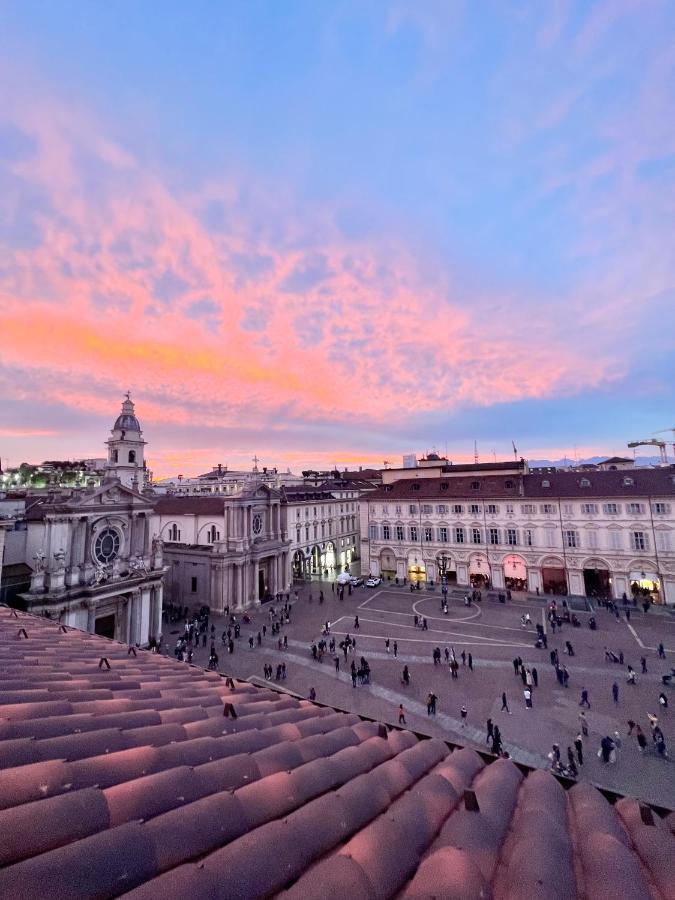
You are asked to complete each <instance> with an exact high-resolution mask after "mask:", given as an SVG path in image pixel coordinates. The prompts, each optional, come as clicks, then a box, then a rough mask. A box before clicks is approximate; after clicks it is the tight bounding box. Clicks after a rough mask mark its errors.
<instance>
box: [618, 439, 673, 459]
mask: <svg viewBox="0 0 675 900" xmlns="http://www.w3.org/2000/svg"><path fill="white" fill-rule="evenodd" d="M628 446H629V447H630V448H631V450H632V449H633V448H634V447H658V448H659V454H660V456H661V465H662V466H667V465H668V454H667V453H666V442H665V441H657V440H656V438H649V439H648V440H645V441H629V442H628Z"/></svg>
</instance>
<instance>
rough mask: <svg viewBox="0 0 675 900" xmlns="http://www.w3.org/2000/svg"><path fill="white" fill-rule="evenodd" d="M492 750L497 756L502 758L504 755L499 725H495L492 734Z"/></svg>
mask: <svg viewBox="0 0 675 900" xmlns="http://www.w3.org/2000/svg"><path fill="white" fill-rule="evenodd" d="M490 750H491V752H492V753H494V755H495V756H501V754H502V735H501V732H500V730H499V726H498V725H495V728H494V732H493V734H492V747H491V748H490Z"/></svg>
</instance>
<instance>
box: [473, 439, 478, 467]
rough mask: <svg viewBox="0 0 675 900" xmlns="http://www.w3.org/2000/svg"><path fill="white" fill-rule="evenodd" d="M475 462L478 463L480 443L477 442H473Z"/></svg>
mask: <svg viewBox="0 0 675 900" xmlns="http://www.w3.org/2000/svg"><path fill="white" fill-rule="evenodd" d="M473 461H474V462H475V463H477V462H478V442H477V441H474V442H473Z"/></svg>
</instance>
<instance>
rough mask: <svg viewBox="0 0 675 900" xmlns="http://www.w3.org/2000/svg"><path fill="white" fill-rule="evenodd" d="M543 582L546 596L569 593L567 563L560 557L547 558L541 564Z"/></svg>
mask: <svg viewBox="0 0 675 900" xmlns="http://www.w3.org/2000/svg"><path fill="white" fill-rule="evenodd" d="M540 566H541V581H542V587H543V590H544V593H545V594H558V595H561V596H565V595H566V594H567V593H568V587H567V573H566V572H565V562H564V560H562V559H561V558H560V557H559V556H545V557H544V558H543V559H542V561H541V563H540Z"/></svg>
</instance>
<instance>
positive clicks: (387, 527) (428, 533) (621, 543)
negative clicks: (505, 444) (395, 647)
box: [360, 466, 675, 605]
mask: <svg viewBox="0 0 675 900" xmlns="http://www.w3.org/2000/svg"><path fill="white" fill-rule="evenodd" d="M504 468H506V467H504ZM360 508H361V547H362V551H361V555H362V558H363V563H362V565H363V570H364V571H366V570H368V571H370V572H372V573H373V574H379V575H382V576H384V577H385V578H392V579H393V578H399V579H403V578H406V579H410V580H422V581H437V580H439V579H440V578H442V577H443V576H445V578H446V579H447V580H448V581H449V582H450V583H452V582H456V583H457V584H458V585H469V584H470V583H473V584H486V583H489V584H491V585H492V586H493V587H495V588H504V587H510V588H512V589H522V590H528V591H531V592H532V593H534V592H536V591H539V592H541V593H570V594H576V595H591V596H598V597H602V596H606V597H615V598H621V597H622V596H623V594H624V593H626V594H627V595H628V596H629V597H630V595H631V593H633V592H635V591H637V590H638V589H640V590H641V591H645V592H648V593H649V595H650V596H651V598H652V600H653V601H654V602H657V603H668V604H669V605H670V604H675V514H674V513H675V467H673V466H668V467H662V468H642V469H640V468H634V469H630V470H626V469H624V470H621V469H616V470H606V471H602V470H595V471H591V472H579V471H527V470H526V469H525V468H523V469H522V470H521V471H517V470H514V471H508V472H504V471H492V472H489V471H487V472H486V471H477V472H470V473H462V474H453V475H452V476H450V475H438V474H436V475H435V477H428V475H427V473H425V474H424V476H423V477H421V478H418V477H415V478H405V479H399V480H396V481H391V482H390V483H387V484H383V485H382V487H381V488H379V489H378V490H376V491H374V492H372V493H370V494H367V495H365V496H364V497H363V498H362V499H361V504H360Z"/></svg>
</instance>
